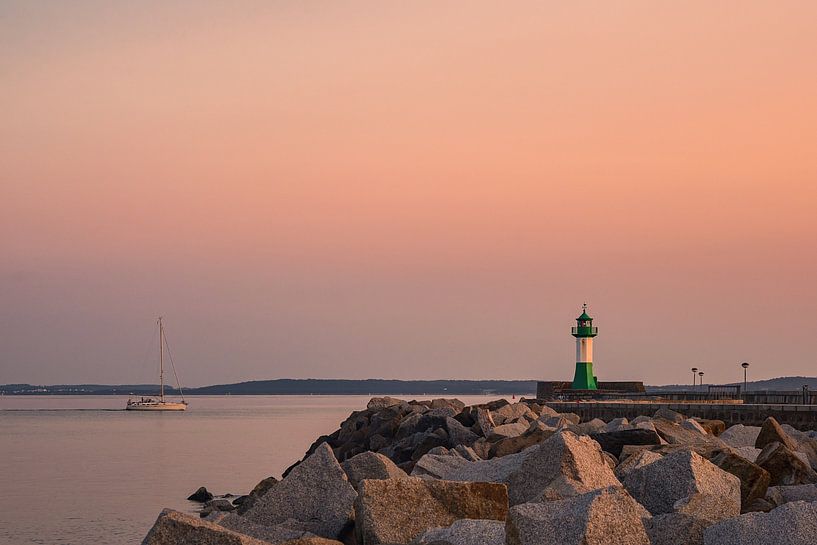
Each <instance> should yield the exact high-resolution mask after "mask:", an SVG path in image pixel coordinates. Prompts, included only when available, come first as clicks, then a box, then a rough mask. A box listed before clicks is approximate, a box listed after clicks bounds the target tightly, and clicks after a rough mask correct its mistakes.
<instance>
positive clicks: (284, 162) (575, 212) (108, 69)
mask: <svg viewBox="0 0 817 545" xmlns="http://www.w3.org/2000/svg"><path fill="white" fill-rule="evenodd" d="M815 26H817V3H814V2H811V1H802V2H797V1H774V2H771V1H769V2H737V1H731V2H724V1H714V2H713V1H707V2H696V1H693V2H683V3H679V2H669V1H660V0H659V1H633V2H596V1H587V2H540V1H537V2H513V3H506V2H481V1H474V2H468V3H461V2H447V1H440V0H436V1H429V2H423V1H419V2H411V3H402V2H380V1H367V2H356V1H351V2H321V1H311V2H302V1H258V2H255V1H243V2H212V1H209V2H208V1H203V0H198V1H189V2H188V1H180V0H175V1H168V0H163V1H153V0H146V1H143V2H125V1H92V0H77V1H73V2H58V1H31V0H23V1H17V0H2V1H0V112H1V113H0V120H2V121H1V122H0V383H12V382H28V383H34V384H58V383H87V382H92V383H128V382H155V381H156V376H155V374H154V373H155V368H156V364H155V360H156V349H155V347H154V346H153V344H152V342H153V341H152V339H153V335H154V334H155V327H156V326H155V319H156V317H157V316H159V315H162V316H164V318H165V323H166V326H167V333H168V341H169V343H170V346H171V349H172V353H173V357H174V359H175V361H176V364H177V368H178V371H179V374H180V377H181V379H182V383H183V384H185V385H188V386H198V385H205V384H213V383H223V382H238V381H242V380H255V379H273V378H308V377H312V378H369V377H372V378H399V379H437V378H458V379H535V380H570V379H572V375H573V369H574V362H575V348H574V339H573V338H572V337H571V336H570V327H571V326H572V325H575V322H574V321H573V320H575V318H576V317H577V316H578V315H579V313H580V312H581V309H580V307H581V304H582V303H583V302H587V303H588V304H589V306H590V313H591V314H592V315H593V316H594V317H595V318H596V324H595V325H597V326H598V328H599V336H598V337H597V338H596V342H595V350H594V358H595V364H594V365H595V372H596V375H597V376H598V377H599V380H643V381H644V382H646V383H649V384H667V383H684V382H688V381H689V380H690V377H689V375H690V371H689V369H690V368H691V367H693V366H694V367H699V368H701V369H702V370H704V372H705V373H706V374H705V381H706V382H715V383H718V382H729V381H737V380H742V378H743V375H742V370H741V368H740V363H741V362H743V361H748V362H750V364H751V367H750V369H749V377H750V379H751V378H756V379H760V378H770V377H776V376H783V375H815V374H817V366H815V363H817V362H815V359H814V353H815V352H814V347H813V339H814V332H815V331H817V284H815V280H817V251H815V248H817V213H815V211H816V209H817V152H816V151H817V100H816V99H815V97H817V33H815V32H814V28H815Z"/></svg>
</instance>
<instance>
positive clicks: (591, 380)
mask: <svg viewBox="0 0 817 545" xmlns="http://www.w3.org/2000/svg"><path fill="white" fill-rule="evenodd" d="M598 333H599V328H597V327H593V318H591V317H590V316H588V315H587V303H585V304H584V305H582V315H581V316H579V317H578V318H576V327H574V328H572V331H571V334H572V335H573V336H574V337H576V374H575V375H574V376H573V385H572V386H571V389H572V390H596V389H598V385H597V383H596V377H595V375H593V337H595V336H596V335H598Z"/></svg>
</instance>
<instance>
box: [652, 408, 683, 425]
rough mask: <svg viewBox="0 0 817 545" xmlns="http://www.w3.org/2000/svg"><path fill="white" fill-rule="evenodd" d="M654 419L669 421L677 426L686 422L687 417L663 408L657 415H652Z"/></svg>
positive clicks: (656, 412)
mask: <svg viewBox="0 0 817 545" xmlns="http://www.w3.org/2000/svg"><path fill="white" fill-rule="evenodd" d="M652 417H653V419H656V418H661V419H663V420H669V421H670V422H674V423H676V424H680V423H681V422H683V421H684V420H686V416H684V415H682V414H681V413H677V412H675V411H673V410H671V409H668V408H666V407H661V408H660V409H658V410H657V411H655V414H654V415H652Z"/></svg>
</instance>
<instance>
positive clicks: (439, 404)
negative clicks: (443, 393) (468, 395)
mask: <svg viewBox="0 0 817 545" xmlns="http://www.w3.org/2000/svg"><path fill="white" fill-rule="evenodd" d="M443 407H449V408H451V409H453V410H454V411H455V414H456V413H458V412H460V411H461V410H463V409H464V408H465V403H463V402H462V401H460V400H459V399H442V398H440V399H432V400H431V408H432V409H441V408H443Z"/></svg>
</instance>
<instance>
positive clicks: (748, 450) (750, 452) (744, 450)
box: [732, 447, 760, 464]
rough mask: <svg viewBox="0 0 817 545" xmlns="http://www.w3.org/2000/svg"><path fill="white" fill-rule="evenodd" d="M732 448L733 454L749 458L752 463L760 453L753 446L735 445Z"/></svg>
mask: <svg viewBox="0 0 817 545" xmlns="http://www.w3.org/2000/svg"><path fill="white" fill-rule="evenodd" d="M732 450H733V451H734V453H735V454H737V455H738V456H740V457H741V458H744V459H746V460H749V461H750V462H752V463H753V464H754V463H755V462H756V461H757V457H758V455H759V454H760V449H759V448H755V447H735V448H733V449H732Z"/></svg>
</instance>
